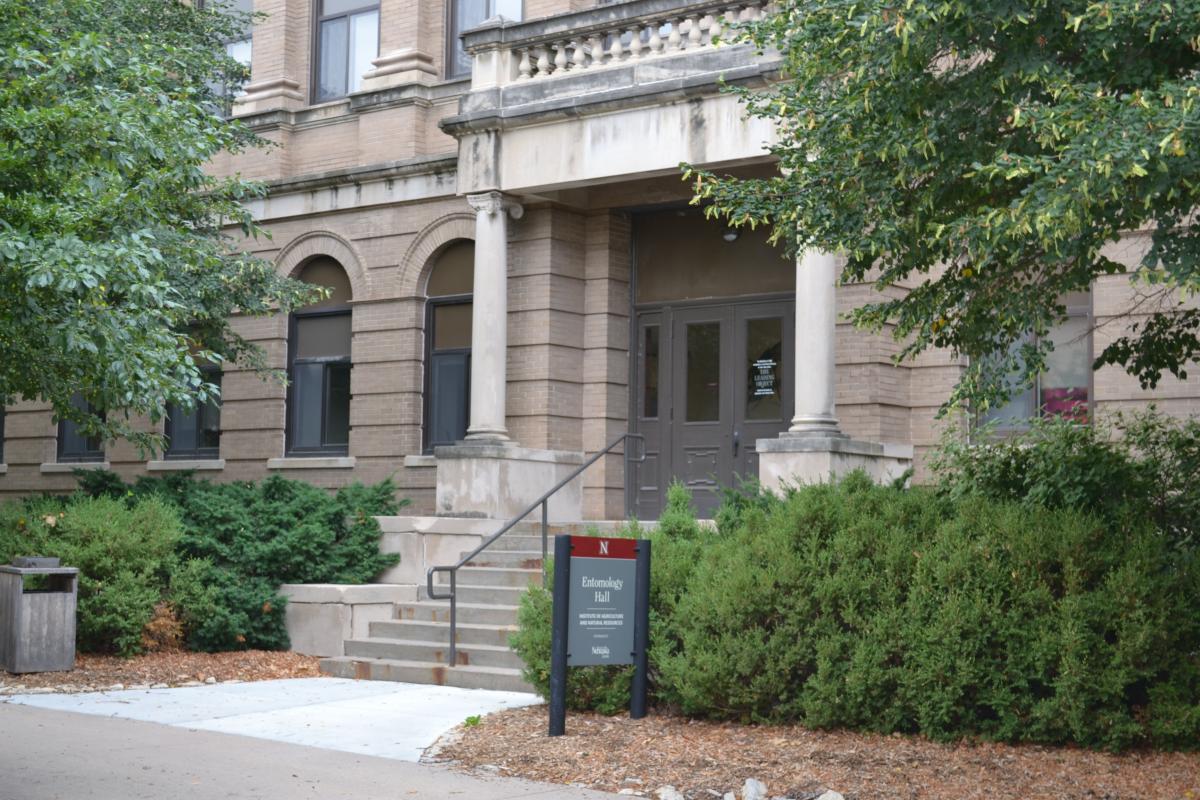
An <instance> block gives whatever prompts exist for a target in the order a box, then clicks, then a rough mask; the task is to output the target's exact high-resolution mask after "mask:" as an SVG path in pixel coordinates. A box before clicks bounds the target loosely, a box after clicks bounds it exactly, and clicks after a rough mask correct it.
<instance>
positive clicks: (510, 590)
mask: <svg viewBox="0 0 1200 800" xmlns="http://www.w3.org/2000/svg"><path fill="white" fill-rule="evenodd" d="M436 586H437V585H436V584H435V588H436ZM439 591H441V590H439ZM456 593H457V595H458V602H459V603H460V605H459V611H460V613H461V611H462V605H461V604H462V603H472V604H483V605H497V606H515V605H517V604H518V603H520V602H521V595H523V594H525V588H524V587H518V586H472V585H470V584H464V583H459V584H458V586H457V588H456ZM417 599H418V600H428V599H430V598H429V590H428V589H427V588H426V587H425V586H419V587H417ZM447 602H449V601H447ZM462 619H463V621H466V618H465V617H463V618H462ZM471 621H472V622H482V621H483V620H476V619H472V620H471Z"/></svg>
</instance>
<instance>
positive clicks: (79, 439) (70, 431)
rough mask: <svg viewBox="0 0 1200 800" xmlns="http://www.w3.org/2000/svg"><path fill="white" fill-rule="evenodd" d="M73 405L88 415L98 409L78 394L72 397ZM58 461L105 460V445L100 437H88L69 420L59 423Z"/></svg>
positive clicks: (77, 425) (76, 424)
mask: <svg viewBox="0 0 1200 800" xmlns="http://www.w3.org/2000/svg"><path fill="white" fill-rule="evenodd" d="M71 405H72V406H74V407H75V408H78V409H80V410H82V411H84V412H86V413H89V414H93V413H95V411H96V409H95V408H94V407H93V406H92V404H91V403H89V402H88V401H87V400H84V399H83V395H81V394H79V393H76V394H75V395H74V396H73V397H71ZM58 460H59V462H62V463H66V462H71V463H83V462H88V461H103V460H104V444H103V442H101V441H100V438H99V437H96V436H86V435H84V433H83V432H82V431H80V429H79V424H78V423H76V422H73V421H71V420H69V419H63V420H59V422H58Z"/></svg>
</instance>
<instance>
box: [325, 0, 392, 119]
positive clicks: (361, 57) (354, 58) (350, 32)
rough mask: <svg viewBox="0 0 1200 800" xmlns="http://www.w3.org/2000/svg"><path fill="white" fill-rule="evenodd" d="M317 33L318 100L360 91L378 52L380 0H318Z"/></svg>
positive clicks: (333, 98)
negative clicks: (363, 79)
mask: <svg viewBox="0 0 1200 800" xmlns="http://www.w3.org/2000/svg"><path fill="white" fill-rule="evenodd" d="M316 37H317V58H316V59H315V61H316V73H317V75H316V87H317V88H316V91H315V92H314V99H315V100H316V102H318V103H321V102H324V101H326V100H336V99H337V98H339V97H345V96H346V95H348V94H350V93H351V92H354V91H357V90H358V89H360V88H361V87H362V78H363V75H364V74H365V73H366V72H368V71H369V70H370V69H371V68H372V64H371V62H372V61H373V60H374V59H375V57H376V56H378V55H379V0H317V32H316Z"/></svg>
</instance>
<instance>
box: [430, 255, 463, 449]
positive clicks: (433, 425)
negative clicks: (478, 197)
mask: <svg viewBox="0 0 1200 800" xmlns="http://www.w3.org/2000/svg"><path fill="white" fill-rule="evenodd" d="M474 267H475V243H474V242H471V241H459V242H454V243H453V244H451V245H449V246H448V247H446V248H445V249H444V250H443V251H442V252H441V254H439V255H438V258H437V262H436V263H435V264H434V267H433V270H432V271H431V272H430V274H429V282H428V284H427V285H426V288H425V294H426V296H427V297H428V300H427V301H426V306H425V425H424V426H423V427H424V430H423V436H422V438H423V441H422V447H423V452H425V453H432V452H433V448H435V447H438V446H439V445H448V444H454V443H455V442H459V441H461V440H462V439H463V438H464V437H465V436H466V435H467V425H468V423H469V422H470V405H471V324H472V323H471V314H472V311H473V306H472V303H471V300H472V294H471V293H472V290H473V288H474Z"/></svg>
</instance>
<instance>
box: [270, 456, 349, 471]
mask: <svg viewBox="0 0 1200 800" xmlns="http://www.w3.org/2000/svg"><path fill="white" fill-rule="evenodd" d="M356 463H357V459H355V458H354V456H312V457H304V456H289V457H288V458H269V459H267V469H353V468H354V465H355V464H356Z"/></svg>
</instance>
